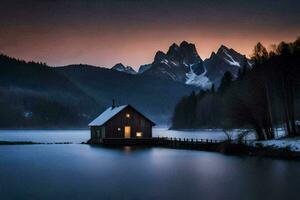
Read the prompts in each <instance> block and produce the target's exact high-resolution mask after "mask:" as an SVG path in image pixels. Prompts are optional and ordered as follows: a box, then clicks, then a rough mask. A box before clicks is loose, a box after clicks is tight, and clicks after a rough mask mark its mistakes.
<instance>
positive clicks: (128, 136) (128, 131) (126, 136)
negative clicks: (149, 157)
mask: <svg viewBox="0 0 300 200" xmlns="http://www.w3.org/2000/svg"><path fill="white" fill-rule="evenodd" d="M124 130H125V138H130V135H131V127H130V126H125V129H124Z"/></svg>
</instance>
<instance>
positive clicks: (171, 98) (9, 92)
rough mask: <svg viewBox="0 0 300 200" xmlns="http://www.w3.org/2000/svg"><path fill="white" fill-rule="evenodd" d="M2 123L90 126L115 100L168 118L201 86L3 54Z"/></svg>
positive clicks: (159, 120) (161, 119)
mask: <svg viewBox="0 0 300 200" xmlns="http://www.w3.org/2000/svg"><path fill="white" fill-rule="evenodd" d="M0 85H1V86H0V95H1V98H0V127H2V128H24V127H31V128H34V127H36V128H48V127H53V128H66V127H72V128H75V127H86V125H87V124H88V122H90V121H91V120H92V119H93V118H94V117H96V116H97V115H98V114H99V113H101V112H102V111H103V110H104V109H105V108H106V107H107V106H110V105H111V100H112V99H113V98H114V99H116V101H117V104H132V105H133V106H135V107H137V109H139V110H140V111H141V112H143V113H145V114H146V115H147V116H149V117H150V118H151V119H152V120H154V121H155V122H156V123H158V124H161V123H167V122H168V120H169V119H170V116H171V113H172V111H173V108H174V106H175V104H176V102H177V101H178V100H179V99H180V98H181V96H183V95H186V94H188V93H190V92H191V91H192V90H195V89H197V88H194V87H191V86H187V85H184V84H182V83H179V82H174V81H171V80H165V79H160V78H156V77H152V76H147V75H142V76H140V75H132V74H127V73H120V72H118V71H115V70H110V69H107V68H100V67H94V66H88V65H70V66H65V67H55V68H54V67H49V66H46V65H45V64H39V63H34V62H24V61H19V60H16V59H12V58H9V57H7V56H0Z"/></svg>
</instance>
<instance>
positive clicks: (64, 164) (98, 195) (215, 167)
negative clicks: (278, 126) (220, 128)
mask: <svg viewBox="0 0 300 200" xmlns="http://www.w3.org/2000/svg"><path fill="white" fill-rule="evenodd" d="M31 134H34V133H31ZM47 134H48V136H47V137H50V138H52V140H55V138H57V137H58V139H59V140H63V139H64V137H67V136H58V135H59V134H58V133H53V135H52V136H51V133H50V132H48V133H47ZM47 134H46V135H47ZM75 135H76V134H75ZM1 136H3V135H0V137H1ZM20 137H21V136H20ZM23 137H29V138H30V136H29V135H27V136H24V135H23ZM37 137H41V136H40V134H38V136H37ZM68 137H70V136H68ZM34 138H35V139H37V138H36V137H34ZM41 138H43V137H41ZM75 138H77V139H78V140H79V139H80V137H79V136H75ZM11 139H12V138H11ZM31 139H32V138H31ZM48 139H49V138H48ZM73 139H74V138H73ZM77 139H76V140H77ZM81 139H82V138H81ZM299 185H300V162H293V161H281V160H272V159H267V158H257V157H237V156H226V155H223V154H218V153H210V152H201V151H191V150H175V149H164V148H138V149H136V148H135V149H133V148H130V147H125V148H122V149H110V148H103V147H96V146H90V145H83V144H68V145H13V146H0V199H1V200H6V199H117V200H119V199H120V200H122V199H130V200H131V199H153V200H160V199H170V200H175V199H224V200H227V199H238V200H242V199H243V200H244V199H251V200H252V199H299V196H300V192H299V189H298V188H299Z"/></svg>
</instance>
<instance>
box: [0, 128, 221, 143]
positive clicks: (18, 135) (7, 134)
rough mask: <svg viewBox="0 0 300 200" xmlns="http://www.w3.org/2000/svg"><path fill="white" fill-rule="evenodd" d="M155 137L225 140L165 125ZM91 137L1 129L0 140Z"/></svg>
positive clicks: (79, 139) (68, 132) (74, 140)
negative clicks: (171, 128)
mask: <svg viewBox="0 0 300 200" xmlns="http://www.w3.org/2000/svg"><path fill="white" fill-rule="evenodd" d="M153 136H154V137H158V136H159V137H177V138H189V139H192V138H193V139H214V140H224V139H226V136H225V134H224V133H223V132H222V131H215V130H214V131H213V130H205V131H204V130H201V131H200V130H199V131H175V130H168V129H167V128H165V127H160V128H153ZM89 138H90V131H89V130H0V141H32V142H72V143H81V142H86V141H87V140H88V139H89Z"/></svg>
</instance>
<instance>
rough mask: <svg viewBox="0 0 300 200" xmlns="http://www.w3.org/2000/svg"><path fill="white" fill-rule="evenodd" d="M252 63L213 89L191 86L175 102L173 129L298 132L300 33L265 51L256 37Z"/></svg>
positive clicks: (270, 134) (263, 135)
mask: <svg viewBox="0 0 300 200" xmlns="http://www.w3.org/2000/svg"><path fill="white" fill-rule="evenodd" d="M251 59H252V61H253V63H254V64H253V65H252V69H247V68H245V67H243V66H241V69H240V72H239V77H238V78H237V79H235V80H233V77H232V75H231V74H230V72H226V73H225V74H224V77H223V79H222V81H221V84H220V87H219V88H218V89H217V90H216V89H215V88H214V86H212V88H211V90H208V91H200V92H198V93H196V92H192V93H191V94H190V95H189V96H185V97H183V98H182V99H181V100H180V101H179V103H178V104H177V105H176V108H175V110H174V114H173V118H172V128H173V129H188V128H223V129H231V128H251V129H254V130H255V131H256V133H257V138H258V139H259V140H267V139H272V138H274V137H276V129H275V128H277V127H282V128H284V129H285V131H286V134H287V135H288V136H296V135H298V134H299V130H297V124H296V122H297V119H299V118H300V112H299V111H300V94H299V91H300V83H299V82H300V38H298V39H297V40H296V41H295V42H293V43H285V42H281V43H280V44H278V45H277V46H274V48H273V50H272V51H270V52H268V51H267V50H266V48H265V47H264V46H263V45H262V44H261V43H258V44H257V45H256V46H255V48H254V51H253V56H252V58H251Z"/></svg>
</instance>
